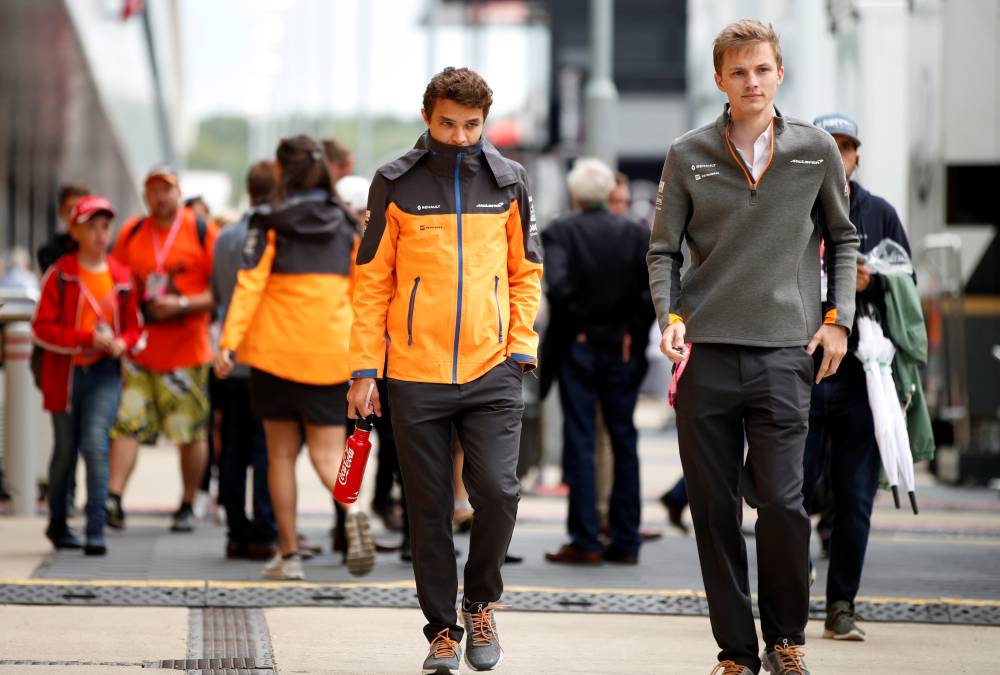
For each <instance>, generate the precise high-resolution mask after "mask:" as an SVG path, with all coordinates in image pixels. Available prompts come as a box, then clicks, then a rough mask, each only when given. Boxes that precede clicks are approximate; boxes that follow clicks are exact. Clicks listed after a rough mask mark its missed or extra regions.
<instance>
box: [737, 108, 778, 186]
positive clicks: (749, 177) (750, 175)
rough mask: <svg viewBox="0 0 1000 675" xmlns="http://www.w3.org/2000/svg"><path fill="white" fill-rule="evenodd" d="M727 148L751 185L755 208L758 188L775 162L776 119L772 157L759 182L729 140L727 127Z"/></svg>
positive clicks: (772, 133)
mask: <svg viewBox="0 0 1000 675" xmlns="http://www.w3.org/2000/svg"><path fill="white" fill-rule="evenodd" d="M726 147H728V148H729V154H731V155H732V156H733V159H735V160H736V163H737V164H739V166H740V169H742V170H743V175H744V176H746V179H747V183H749V185H750V205H751V206H753V205H754V204H756V203H757V202H758V201H759V200H758V197H757V186H758V185H759V184H760V181H761V179H762V178H763V177H764V174H766V173H767V170H768V169H770V168H771V162H773V161H774V118H773V117H772V118H771V156H770V157H769V158H768V160H767V166H765V167H764V170H763V171H761V172H760V176H759V177H758V178H757V180H754V178H753V173H752V172H751V170H750V168H749V167H748V166H747V163H746V161H744V160H743V158H742V156H741V155H740V154H739V153H737V152H736V150H735V149H734V148H733V142H732V141H731V140H730V139H729V128H728V127H726Z"/></svg>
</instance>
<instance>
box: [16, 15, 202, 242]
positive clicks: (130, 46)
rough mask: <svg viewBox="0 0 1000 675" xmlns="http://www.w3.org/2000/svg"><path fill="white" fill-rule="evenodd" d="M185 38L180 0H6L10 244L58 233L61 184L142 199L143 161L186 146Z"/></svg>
mask: <svg viewBox="0 0 1000 675" xmlns="http://www.w3.org/2000/svg"><path fill="white" fill-rule="evenodd" d="M178 44H179V43H178V23H177V0H151V1H148V2H145V3H144V2H141V1H139V0H5V1H4V2H0V218H2V225H3V235H2V237H0V249H4V250H6V249H9V248H11V247H13V246H23V247H27V248H28V249H29V250H31V251H34V250H35V248H36V247H37V246H38V245H39V244H40V243H42V242H43V241H45V240H46V239H47V238H48V236H49V235H50V234H51V233H52V232H53V231H54V230H55V228H56V206H57V205H56V191H57V189H58V185H59V184H60V183H61V182H65V181H79V182H83V183H85V184H87V185H89V186H91V188H92V189H94V190H100V191H101V192H102V193H104V194H106V195H108V196H109V197H110V198H111V200H112V201H113V202H114V204H115V206H116V207H117V208H118V210H119V213H120V214H121V215H123V216H127V215H128V214H130V213H134V212H138V211H139V210H140V209H141V201H140V195H139V186H140V184H141V182H142V176H143V175H144V172H145V170H146V169H147V168H148V167H149V166H150V165H151V164H153V163H155V162H159V161H164V160H168V161H169V160H175V159H176V156H177V150H176V145H175V142H176V141H175V139H176V138H177V131H178V128H177V124H178V121H179V119H180V110H181V106H182V105H183V90H184V88H183V80H182V77H181V69H180V61H179V54H178Z"/></svg>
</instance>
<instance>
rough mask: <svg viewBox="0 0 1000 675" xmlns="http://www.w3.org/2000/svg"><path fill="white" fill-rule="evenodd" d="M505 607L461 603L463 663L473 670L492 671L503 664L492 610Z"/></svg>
mask: <svg viewBox="0 0 1000 675" xmlns="http://www.w3.org/2000/svg"><path fill="white" fill-rule="evenodd" d="M506 607H507V605H494V604H491V603H488V602H473V603H472V604H470V605H469V606H468V607H466V605H465V601H464V600H463V601H462V624H463V625H464V626H465V635H466V638H465V662H466V663H467V664H468V665H469V668H472V669H473V670H493V669H494V668H496V667H497V666H499V665H500V664H501V663H502V662H503V649H502V648H501V647H500V636H498V635H497V624H496V618H495V617H494V615H493V612H494V610H497V609H506Z"/></svg>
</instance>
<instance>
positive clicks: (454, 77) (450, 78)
mask: <svg viewBox="0 0 1000 675" xmlns="http://www.w3.org/2000/svg"><path fill="white" fill-rule="evenodd" d="M439 98H447V99H451V100H452V101H457V102H458V103H461V104H462V105H464V106H467V107H469V108H482V109H483V119H486V116H487V115H489V114H490V106H491V105H493V90H492V89H490V87H489V85H488V84H486V80H484V79H483V78H482V76H481V75H480V74H479V73H477V72H476V71H474V70H470V69H468V68H452V67H451V66H448V67H447V68H445V69H444V70H442V71H441V72H440V73H438V74H437V75H435V76H434V77H433V78H431V81H430V82H428V83H427V89H425V90H424V112H425V113H427V117H430V116H431V115H432V114H433V113H434V104H435V103H437V100H438V99H439Z"/></svg>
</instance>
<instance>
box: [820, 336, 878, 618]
mask: <svg viewBox="0 0 1000 675" xmlns="http://www.w3.org/2000/svg"><path fill="white" fill-rule="evenodd" d="M846 358H848V359H853V358H854V356H853V355H852V354H848V355H847V357H846ZM853 365H854V364H852V363H848V364H845V366H846V367H845V366H841V370H847V369H848V368H851V367H853ZM862 377H863V376H862ZM827 452H829V453H830V454H829V458H830V486H831V488H832V489H833V502H834V513H835V515H834V518H833V532H832V533H831V536H830V566H829V568H828V570H827V575H826V603H827V607H829V606H830V605H832V604H833V603H835V602H837V601H839V600H846V601H847V602H850V603H851V607H854V598H855V597H857V595H858V588H859V587H860V586H861V571H862V569H863V568H864V564H865V552H866V551H867V550H868V535H869V533H870V531H871V517H872V507H873V506H874V504H875V493H876V492H877V491H878V479H879V473H880V472H881V469H882V461H881V459H880V458H879V454H878V446H877V444H876V442H875V423H874V422H873V421H872V413H871V408H869V407H868V389H867V387H866V385H865V382H864V380H863V379H853V378H849V377H844V376H840V375H838V376H837V377H835V378H831V379H829V380H824V381H823V382H820V383H819V384H818V385H816V387H815V388H814V389H813V393H812V407H811V409H810V411H809V439H808V441H807V442H806V453H805V465H804V466H805V483H804V485H803V497H804V498H805V500H806V502H807V503H808V501H809V499H810V498H811V497H812V494H813V491H814V490H815V488H816V481H817V479H818V477H819V473H820V470H821V468H822V467H823V465H824V464H825V461H824V460H825V459H826V456H827Z"/></svg>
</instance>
